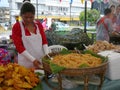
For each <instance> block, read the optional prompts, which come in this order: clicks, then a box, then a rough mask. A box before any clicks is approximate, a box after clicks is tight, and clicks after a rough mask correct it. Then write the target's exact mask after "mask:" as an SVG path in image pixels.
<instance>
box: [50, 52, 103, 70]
mask: <svg viewBox="0 0 120 90" xmlns="http://www.w3.org/2000/svg"><path fill="white" fill-rule="evenodd" d="M51 62H52V63H54V64H57V65H59V66H62V67H65V68H79V67H80V66H81V65H83V64H86V65H88V67H96V66H99V65H100V64H101V63H102V60H101V58H97V57H94V56H92V55H91V54H77V53H71V54H67V55H56V56H55V57H54V58H53V60H51Z"/></svg>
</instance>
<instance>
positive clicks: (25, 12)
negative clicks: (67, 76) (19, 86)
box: [12, 2, 48, 68]
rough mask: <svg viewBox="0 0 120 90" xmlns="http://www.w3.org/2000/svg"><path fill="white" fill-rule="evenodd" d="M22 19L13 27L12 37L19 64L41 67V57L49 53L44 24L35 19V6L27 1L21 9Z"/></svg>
mask: <svg viewBox="0 0 120 90" xmlns="http://www.w3.org/2000/svg"><path fill="white" fill-rule="evenodd" d="M20 15H21V18H22V21H20V22H16V23H15V24H14V25H13V28H12V39H13V43H14V44H15V46H16V49H17V51H18V64H20V65H22V66H25V67H27V68H33V67H35V68H40V67H41V58H42V57H43V56H44V55H45V54H48V44H47V39H46V36H45V33H44V30H43V26H42V24H41V23H40V22H39V21H35V20H34V17H35V7H34V6H33V5H32V4H31V3H29V2H25V3H24V4H23V5H22V7H21V10H20Z"/></svg>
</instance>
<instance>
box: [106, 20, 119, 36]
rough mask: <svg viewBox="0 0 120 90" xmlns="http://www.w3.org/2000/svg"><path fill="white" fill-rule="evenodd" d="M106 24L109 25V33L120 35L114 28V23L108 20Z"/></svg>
mask: <svg viewBox="0 0 120 90" xmlns="http://www.w3.org/2000/svg"><path fill="white" fill-rule="evenodd" d="M105 22H106V23H108V30H109V33H110V34H111V35H118V33H117V32H116V30H115V29H114V28H113V25H112V21H111V20H110V19H107V20H106V21H105Z"/></svg>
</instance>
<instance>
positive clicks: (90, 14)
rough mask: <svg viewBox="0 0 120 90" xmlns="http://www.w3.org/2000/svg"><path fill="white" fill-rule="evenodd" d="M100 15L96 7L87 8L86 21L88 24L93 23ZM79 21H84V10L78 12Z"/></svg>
mask: <svg viewBox="0 0 120 90" xmlns="http://www.w3.org/2000/svg"><path fill="white" fill-rule="evenodd" d="M99 17H100V12H99V11H97V10H96V9H91V10H87V21H88V22H89V23H90V24H95V22H96V21H97V19H98V18H99ZM79 18H80V21H81V22H82V24H84V21H85V12H84V11H82V12H81V13H80V16H79Z"/></svg>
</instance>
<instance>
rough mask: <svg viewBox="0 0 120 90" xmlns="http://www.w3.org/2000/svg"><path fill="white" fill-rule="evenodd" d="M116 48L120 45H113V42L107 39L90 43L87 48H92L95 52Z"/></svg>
mask: <svg viewBox="0 0 120 90" xmlns="http://www.w3.org/2000/svg"><path fill="white" fill-rule="evenodd" d="M116 48H119V46H116V45H113V44H112V43H109V42H107V41H96V42H95V43H94V44H93V45H89V46H88V47H87V50H91V51H93V52H95V53H98V52H100V51H104V50H112V49H116Z"/></svg>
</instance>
